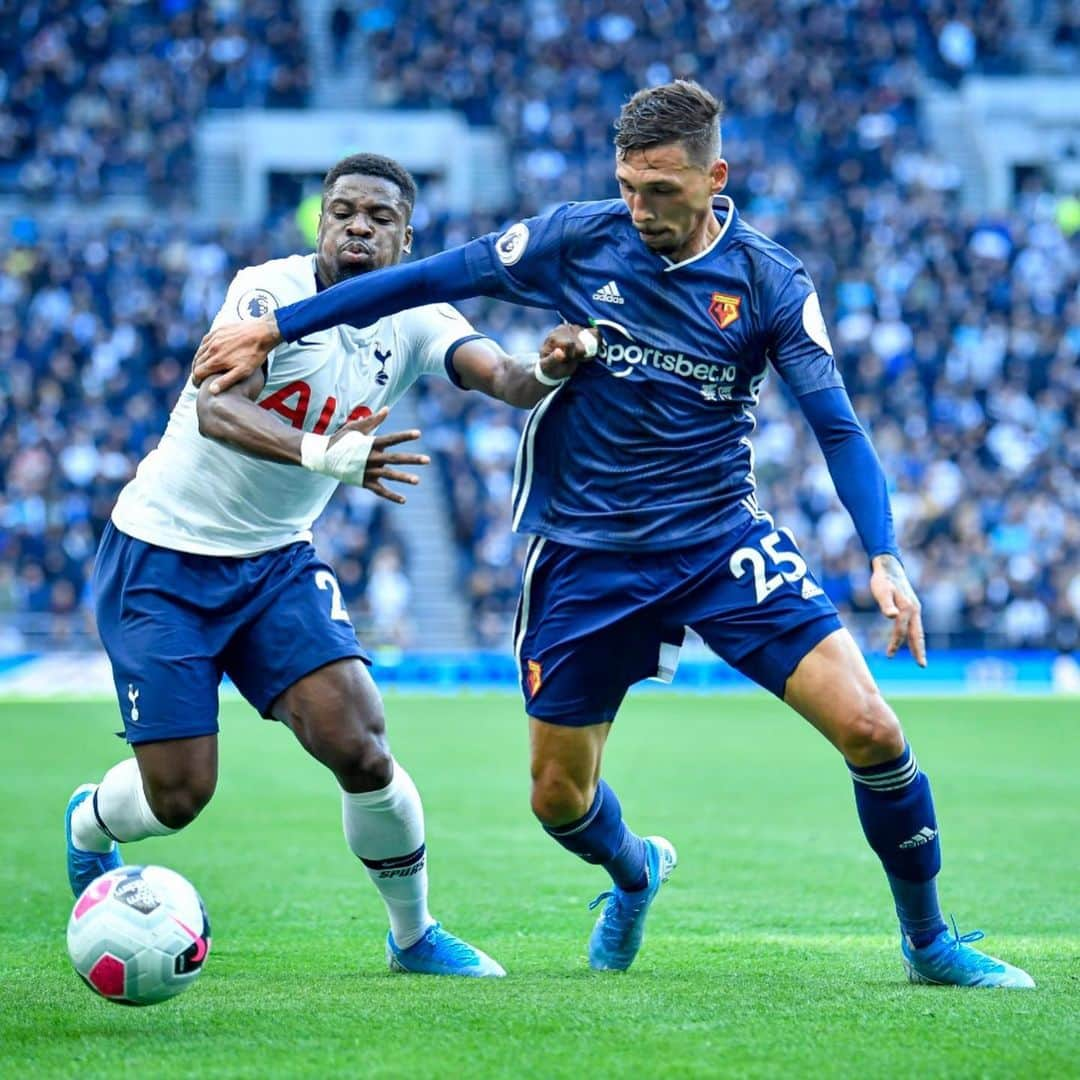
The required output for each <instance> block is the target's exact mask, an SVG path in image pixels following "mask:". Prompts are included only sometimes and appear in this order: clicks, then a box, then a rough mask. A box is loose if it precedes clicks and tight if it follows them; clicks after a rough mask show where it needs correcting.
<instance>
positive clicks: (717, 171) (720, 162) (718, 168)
mask: <svg viewBox="0 0 1080 1080" xmlns="http://www.w3.org/2000/svg"><path fill="white" fill-rule="evenodd" d="M709 173H710V175H711V176H712V190H713V194H714V195H719V194H720V192H721V191H723V190H724V188H726V187H727V180H728V169H727V162H726V161H725V160H724V159H723V158H717V159H716V160H715V161H714V162H713V163H712V168H711V169H710V170H709Z"/></svg>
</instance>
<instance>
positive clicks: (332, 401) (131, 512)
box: [112, 255, 480, 555]
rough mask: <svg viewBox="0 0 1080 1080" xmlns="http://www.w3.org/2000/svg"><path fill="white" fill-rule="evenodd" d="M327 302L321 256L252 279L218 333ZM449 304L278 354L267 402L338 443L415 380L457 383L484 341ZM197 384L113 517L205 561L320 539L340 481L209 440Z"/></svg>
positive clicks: (234, 294)
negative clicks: (474, 343) (320, 297)
mask: <svg viewBox="0 0 1080 1080" xmlns="http://www.w3.org/2000/svg"><path fill="white" fill-rule="evenodd" d="M316 292H317V284H316V278H315V256H314V255H293V256H291V257H289V258H287V259H277V260H274V261H272V262H268V263H264V264H263V265H261V266H254V267H247V268H245V269H243V270H241V271H240V272H239V273H238V274H237V275H236V277H235V278H234V279H233V282H232V284H231V286H230V287H229V291H228V295H227V296H226V298H225V303H224V304H223V305H222V308H221V311H220V312H219V313H218V315H217V318H216V319H215V320H214V326H220V325H222V324H224V323H226V322H236V321H239V320H244V319H254V318H258V317H259V316H260V315H265V314H266V313H267V312H268V311H271V310H273V309H275V308H277V307H278V306H280V305H282V304H290V303H294V302H295V301H297V300H302V299H304V298H306V297H309V296H314V295H315V293H316ZM478 336H480V335H478V334H476V333H475V331H474V330H473V328H472V326H470V325H469V323H468V322H467V321H466V320H465V319H464V318H463V317H462V316H461V315H460V314H459V313H458V312H457V311H455V310H454V309H453V308H452V307H449V306H447V305H445V304H440V305H432V306H427V307H420V308H413V309H411V310H409V311H403V312H401V313H400V314H397V315H390V316H387V317H386V318H382V319H379V321H378V322H376V323H374V324H373V325H371V326H368V327H365V328H363V329H357V328H354V327H351V326H341V327H334V328H332V329H330V330H323V331H321V332H320V333H317V334H310V335H308V336H306V337H304V338H302V339H301V340H299V341H295V342H292V343H284V344H282V345H279V346H278V347H277V348H276V349H274V351H273V352H272V353H271V354H270V357H269V360H268V367H267V373H266V385H265V386H264V387H263V389H262V392H261V393H260V394H259V396H258V398H257V401H258V404H259V405H261V406H262V407H263V408H265V409H268V410H270V411H271V412H273V413H275V414H276V415H278V416H279V417H280V418H281V420H282V422H283V423H287V424H291V425H292V426H293V427H295V428H298V429H301V430H303V431H314V432H317V433H320V434H322V433H326V434H332V433H333V432H334V431H335V430H336V429H337V428H339V427H340V426H341V425H342V424H344V423H345V422H346V421H347V420H350V419H352V420H355V419H359V418H361V417H364V416H369V415H371V414H372V413H373V412H376V411H377V410H378V409H380V408H381V407H382V406H383V405H393V404H394V402H396V401H397V400H398V398H400V397H401V395H402V394H403V393H404V392H405V391H406V390H407V389H408V388H409V387H410V386H411V385H412V383H413V382H415V381H416V379H417V378H418V377H419V376H421V375H424V374H428V373H442V374H443V375H446V374H447V370H446V367H445V360H446V357H447V355H448V354H449V353H450V352H452V350H453V348H454V347H455V346H456V345H457V344H458V343H460V342H461V341H462V340H466V339H470V338H473V337H478ZM197 397H198V390H197V389H196V388H195V386H194V384H193V383H192V382H191V381H190V380H189V381H188V383H187V385H186V386H185V387H184V389H183V391H182V393H181V395H180V399H179V401H178V402H177V403H176V406H175V408H174V409H173V411H172V415H171V416H170V417H169V424H168V427H167V428H166V430H165V434H164V435H163V436H162V439H161V442H160V444H159V445H158V447H157V449H155V450H153V451H152V452H151V453H150V454H148V455H147V457H146V458H145V459H144V460H143V461H142V463H141V464H140V465H139V469H138V472H137V474H136V476H135V478H134V479H133V480H132V481H131V482H130V483H129V484H128V485H127V486H126V487H125V488H124V490H123V491H122V492H121V493H120V497H119V499H118V500H117V503H116V507H115V509H114V510H113V515H112V518H113V522H114V523H115V524H116V526H117V528H119V529H120V530H121V531H122V532H124V533H127V534H128V535H129V536H133V537H135V538H136V539H139V540H143V541H145V542H146V543H150V544H155V545H158V546H159V547H166V548H172V549H173V550H176V551H186V552H191V553H194V554H198V555H253V554H257V553H259V552H262V551H268V550H270V549H273V548H279V547H283V546H285V545H286V544H291V543H293V542H294V541H297V540H309V539H310V538H311V526H312V524H313V523H314V521H315V519H316V518H317V517H318V516H319V514H321V513H322V511H323V509H324V507H325V506H326V504H327V502H328V501H329V499H330V496H331V495H333V493H334V489H335V488H336V487H337V481H336V480H335V479H333V478H332V477H329V476H322V475H319V474H316V473H313V472H310V471H309V470H307V469H301V468H297V467H295V466H290V465H282V464H278V463H276V462H272V461H264V460H261V459H259V458H255V457H252V456H250V455H248V454H245V453H243V452H242V451H240V450H237V449H235V448H233V447H230V446H227V445H225V444H224V443H220V442H215V441H214V440H212V439H208V438H205V437H204V436H203V435H201V434H200V433H199V422H198V417H197V415H196V407H195V406H196V399H197Z"/></svg>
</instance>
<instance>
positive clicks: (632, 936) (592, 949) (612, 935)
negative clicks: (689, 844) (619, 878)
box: [589, 836, 679, 971]
mask: <svg viewBox="0 0 1080 1080" xmlns="http://www.w3.org/2000/svg"><path fill="white" fill-rule="evenodd" d="M678 861H679V860H678V856H677V855H676V854H675V849H674V848H673V847H672V846H671V844H669V843H668V841H667V840H665V839H664V838H663V837H662V836H646V837H645V866H646V869H647V871H648V875H649V883H648V885H646V886H645V888H644V889H638V890H637V891H635V892H624V891H623V890H622V889H620V888H619V887H618V886H616V887H615V888H614V889H612V890H611V891H610V892H602V893H601V894H600V895H599V896H598V897H597V898H596V899H595V900H594V901H593V902H592V903H591V904H590V905H589V910H590V911H591V910H592V909H593V908H595V907H597V906H598V905H599V904H600V903H602V902H603V901H604V900H606V901H607V903H606V904H605V905H604V910H603V911H601V912H600V918H598V919H597V920H596V925H595V926H594V927H593V932H592V935H591V936H590V938H589V967H591V968H593V969H594V970H596V971H625V970H626V969H627V968H628V967H629V966H630V965H631V964H632V963H633V962H634V957H635V956H637V954H638V949H640V948H641V939H642V937H643V936H644V934H645V916H646V915H647V914H648V913H649V907H650V906H651V904H652V902H653V900H655V899H656V894H657V893H658V892H659V891H660V886H661V885H663V883H664V882H665V881H667V879H668V878H669V877H671V871H672V870H674V869H675V865H676V863H677V862H678Z"/></svg>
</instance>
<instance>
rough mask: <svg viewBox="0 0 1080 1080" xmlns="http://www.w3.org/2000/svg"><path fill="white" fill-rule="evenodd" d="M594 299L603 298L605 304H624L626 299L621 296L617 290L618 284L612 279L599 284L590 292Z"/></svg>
mask: <svg viewBox="0 0 1080 1080" xmlns="http://www.w3.org/2000/svg"><path fill="white" fill-rule="evenodd" d="M592 298H593V299H594V300H603V302H604V303H605V304H624V303H625V302H626V301H625V300H623V298H622V293H621V292H619V286H618V285H616V284H615V282H614V281H609V282H608V283H607V284H606V285H601V286H600V288H599V289H597V290H596V292H594V293H593V294H592Z"/></svg>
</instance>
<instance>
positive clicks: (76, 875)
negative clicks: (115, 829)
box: [64, 784, 124, 896]
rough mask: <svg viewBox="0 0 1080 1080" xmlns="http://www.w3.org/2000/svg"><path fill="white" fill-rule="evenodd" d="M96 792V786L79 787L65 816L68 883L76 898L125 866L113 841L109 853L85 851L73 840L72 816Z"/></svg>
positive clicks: (69, 800)
mask: <svg viewBox="0 0 1080 1080" xmlns="http://www.w3.org/2000/svg"><path fill="white" fill-rule="evenodd" d="M96 790H97V785H96V784H83V785H82V786H81V787H77V788H76V789H75V791H74V792H73V793H72V796H71V798H70V799H68V804H67V813H66V814H65V815H64V834H65V835H66V837H67V872H68V882H69V883H70V885H71V891H72V892H73V893H74V894H75V895H76V896H81V895H82V892H83V890H84V889H85V888H86V886H87V885H89V884H90V882H91V881H93V880H94V879H95V878H99V877H101V875H102V874H107V873H108V872H109V871H110V870H115V869H116V868H117V867H118V866H123V865H124V860H123V859H121V858H120V852H119V851H118V850H117V845H116V842H115V841H113V845H112V847H110V848H109V850H108V851H83V850H82V848H77V847H76V846H75V842H74V841H73V840H72V839H71V815H72V814H73V813H75V807H76V806H78V805H79V803H81V802H82V801H83V800H84V799H88V798H90V796H91V795H93V793H94V792H95V791H96Z"/></svg>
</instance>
